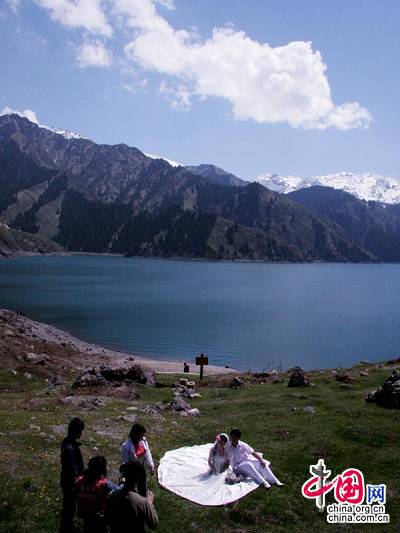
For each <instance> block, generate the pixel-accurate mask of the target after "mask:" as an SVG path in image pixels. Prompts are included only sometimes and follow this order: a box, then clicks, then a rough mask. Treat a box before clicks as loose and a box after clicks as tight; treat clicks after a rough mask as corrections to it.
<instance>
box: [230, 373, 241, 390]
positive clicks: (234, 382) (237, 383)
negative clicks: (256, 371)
mask: <svg viewBox="0 0 400 533" xmlns="http://www.w3.org/2000/svg"><path fill="white" fill-rule="evenodd" d="M242 385H244V381H243V380H241V379H240V378H238V377H237V376H235V377H234V378H233V379H232V381H231V383H230V385H229V388H231V389H237V388H238V387H241V386H242Z"/></svg>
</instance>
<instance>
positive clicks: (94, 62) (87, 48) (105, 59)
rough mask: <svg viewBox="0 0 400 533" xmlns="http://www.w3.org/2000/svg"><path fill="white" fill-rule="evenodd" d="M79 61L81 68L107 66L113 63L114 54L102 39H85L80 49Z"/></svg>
mask: <svg viewBox="0 0 400 533" xmlns="http://www.w3.org/2000/svg"><path fill="white" fill-rule="evenodd" d="M77 61H78V65H79V66H80V67H81V68H85V67H100V68H107V67H110V66H111V65H112V55H111V53H110V52H109V51H108V50H107V48H106V47H105V46H104V44H103V43H102V42H101V41H99V40H95V41H92V42H91V41H85V42H84V43H83V44H82V45H81V46H80V48H79V50H78V54H77Z"/></svg>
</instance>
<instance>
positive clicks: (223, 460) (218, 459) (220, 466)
mask: <svg viewBox="0 0 400 533" xmlns="http://www.w3.org/2000/svg"><path fill="white" fill-rule="evenodd" d="M228 440H229V439H228V435H227V434H226V433H220V434H219V435H217V437H216V439H215V444H214V446H213V447H212V448H211V450H210V454H209V456H208V464H209V466H210V468H211V472H212V473H213V474H217V475H218V474H221V472H224V471H225V470H226V469H227V468H228V467H229V457H228V454H227V451H226V445H227V443H228Z"/></svg>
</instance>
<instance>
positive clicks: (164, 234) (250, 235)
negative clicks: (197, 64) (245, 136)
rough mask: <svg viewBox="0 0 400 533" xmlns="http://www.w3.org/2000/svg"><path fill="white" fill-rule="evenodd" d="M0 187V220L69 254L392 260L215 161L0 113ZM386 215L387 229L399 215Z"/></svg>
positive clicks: (297, 201)
mask: <svg viewBox="0 0 400 533" xmlns="http://www.w3.org/2000/svg"><path fill="white" fill-rule="evenodd" d="M172 163H175V162H172ZM0 188H1V189H0V191H1V192H0V222H2V223H3V224H6V225H8V226H9V227H10V228H13V229H14V230H18V231H23V232H28V233H30V234H33V235H36V236H38V237H39V238H44V239H52V240H54V241H55V242H56V243H58V244H59V245H61V246H63V247H64V248H65V249H66V250H69V251H81V252H98V253H104V252H115V253H122V254H125V255H142V256H158V257H191V258H192V257H193V258H209V259H246V260H247V259H250V260H254V259H255V260H267V261H344V262H353V261H354V262H358V261H379V260H391V259H388V258H387V257H388V256H387V255H385V256H384V257H383V256H382V257H381V256H380V254H379V253H377V249H374V248H373V247H372V248H371V245H370V243H371V239H370V238H364V239H363V238H361V237H360V238H359V237H358V236H357V238H356V236H355V234H354V233H352V232H351V231H350V228H349V227H348V226H347V227H346V225H344V224H342V223H341V219H340V217H339V218H338V217H336V219H335V216H333V214H332V212H328V211H327V210H322V211H320V210H318V209H317V208H316V207H315V206H314V205H311V204H310V205H307V201H306V200H304V198H295V197H291V196H290V195H284V194H280V193H278V192H276V191H273V190H269V189H267V188H265V187H264V186H263V185H262V184H261V183H248V182H246V181H244V180H241V179H239V178H237V177H236V176H234V175H233V174H231V173H229V172H226V171H224V170H223V169H220V168H218V167H216V166H214V165H199V166H191V167H183V166H180V165H179V164H178V163H176V164H170V163H168V161H166V160H164V159H163V158H158V157H157V156H155V155H152V154H148V155H146V154H144V153H143V152H141V151H140V150H138V149H137V148H133V147H129V146H127V145H125V144H118V145H103V144H96V143H94V142H93V141H91V140H89V139H85V138H83V137H80V136H79V135H77V134H73V133H72V132H66V131H65V130H54V129H49V128H44V127H41V126H39V125H37V124H35V123H33V122H31V121H29V120H28V119H26V118H24V117H21V116H18V115H16V114H9V115H3V116H1V117H0ZM357 201H359V200H357ZM311 203H312V202H311ZM393 207H394V206H393ZM382 209H383V208H382ZM391 217H393V218H392V219H391V220H392V224H394V225H395V221H397V217H398V215H397V214H395V213H394V212H393V213H392V214H391ZM378 218H379V217H377V218H376V219H374V221H373V222H371V227H374V226H373V225H374V224H378V223H379V224H381V225H382V227H383V228H384V230H383V231H386V230H387V228H388V224H387V221H386V219H385V220H384V219H382V220H381V221H380V222H379V220H378ZM393 227H394V226H393ZM391 228H392V227H391ZM369 231H370V232H371V231H372V230H371V228H370V230H369ZM393 231H394V230H393ZM390 232H392V229H390Z"/></svg>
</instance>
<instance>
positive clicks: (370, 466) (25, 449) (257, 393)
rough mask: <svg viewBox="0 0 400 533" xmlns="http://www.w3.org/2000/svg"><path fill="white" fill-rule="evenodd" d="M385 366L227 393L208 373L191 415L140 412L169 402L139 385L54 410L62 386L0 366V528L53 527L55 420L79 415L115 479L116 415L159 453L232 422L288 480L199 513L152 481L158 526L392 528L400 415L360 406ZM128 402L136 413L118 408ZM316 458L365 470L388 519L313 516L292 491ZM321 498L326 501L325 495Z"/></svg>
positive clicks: (399, 493) (7, 532)
mask: <svg viewBox="0 0 400 533" xmlns="http://www.w3.org/2000/svg"><path fill="white" fill-rule="evenodd" d="M393 368H394V367H391V366H381V367H379V366H376V367H375V366H374V367H368V376H360V370H362V369H364V368H362V367H361V366H358V367H354V368H353V369H352V370H351V371H350V373H351V375H352V376H353V378H354V380H353V381H352V382H351V384H341V383H338V382H337V381H336V380H335V379H334V377H333V375H332V374H331V373H330V372H329V371H327V372H325V373H324V374H322V375H317V374H312V373H311V378H312V381H313V383H314V386H310V387H304V388H296V389H289V388H288V387H287V379H286V376H285V375H284V374H283V375H282V376H284V377H285V379H284V381H283V382H282V383H274V384H272V383H264V384H261V383H255V384H246V385H245V386H243V387H240V388H238V389H236V390H234V389H230V388H229V387H227V386H226V385H225V386H223V384H221V380H220V379H218V378H206V379H205V383H204V384H203V386H201V388H199V389H198V390H199V392H201V394H202V397H201V398H199V399H196V400H192V401H191V403H192V406H193V407H198V408H199V409H200V412H201V416H200V417H199V418H188V417H182V416H180V415H179V413H173V412H170V411H162V412H161V413H160V414H156V415H146V414H145V413H144V412H143V410H142V409H143V408H144V407H146V406H148V405H151V404H154V403H155V402H159V401H161V402H166V401H170V400H171V399H172V397H173V394H172V390H171V389H170V388H169V387H161V388H149V387H145V386H140V387H139V392H140V399H139V400H136V401H134V402H127V401H122V400H115V399H107V401H106V405H104V406H100V407H97V408H96V409H95V410H87V409H78V408H76V407H74V406H65V405H61V404H60V402H59V394H60V392H51V391H50V392H49V391H48V390H47V389H46V385H45V383H44V382H43V381H39V380H36V379H35V378H32V379H26V378H25V377H23V376H21V375H19V374H18V375H16V376H15V375H14V374H12V373H11V372H10V371H8V370H4V371H2V372H1V374H0V386H1V390H2V392H1V394H0V469H1V472H0V473H1V489H0V506H1V507H0V531H1V532H2V533H3V532H4V533H11V532H15V533H22V532H38V533H54V532H55V531H57V527H58V513H59V508H60V497H61V493H60V490H59V485H58V479H59V443H60V440H61V432H62V429H63V428H62V427H61V428H60V427H58V428H57V427H54V426H60V425H63V424H67V423H68V421H69V420H70V418H71V417H72V416H76V415H79V416H80V417H81V418H83V420H84V421H85V423H86V429H85V432H84V435H83V438H82V442H83V446H82V451H83V454H84V457H85V459H86V460H87V459H89V457H90V456H92V455H95V454H99V453H101V454H104V455H105V456H106V457H107V458H108V460H109V471H110V477H113V476H114V477H115V476H116V472H117V468H118V457H119V446H120V444H121V443H122V441H123V440H124V439H125V438H126V436H127V433H128V431H129V428H130V423H128V422H126V421H125V420H123V419H122V418H121V417H122V416H124V415H128V414H137V416H138V420H139V421H141V422H142V423H144V424H145V426H146V427H147V429H148V440H149V442H150V445H151V448H152V452H153V456H154V457H155V459H156V460H159V459H160V457H161V456H162V455H163V454H164V453H165V452H166V451H167V450H170V449H173V448H177V447H180V446H184V445H192V444H201V443H206V442H210V441H211V440H213V438H214V437H215V434H216V433H217V432H218V431H222V430H225V431H227V430H228V431H229V429H230V428H232V427H239V428H240V429H241V430H242V433H243V440H245V441H247V442H249V443H250V444H251V445H252V446H253V447H254V448H255V449H256V450H259V451H262V452H264V454H265V457H266V458H268V459H269V460H270V461H271V466H272V468H273V470H274V472H275V473H276V474H277V476H278V477H279V479H280V480H281V481H282V482H284V483H285V487H283V488H282V489H275V488H272V489H271V490H270V491H268V492H267V491H265V490H263V489H257V490H256V491H254V492H253V493H251V494H250V495H249V496H248V497H246V498H244V499H242V500H241V501H239V502H238V503H237V504H232V505H229V506H226V507H219V508H204V507H199V506H197V505H195V504H192V503H190V502H188V501H185V500H183V499H181V498H179V497H178V496H175V495H174V494H172V493H170V492H168V491H166V490H163V489H162V488H160V487H159V486H158V485H157V483H156V481H155V479H150V482H149V484H150V488H151V489H152V490H153V491H154V493H155V505H156V508H157V511H158V514H159V519H160V525H159V528H158V531H160V532H168V533H172V532H176V533H186V532H191V531H202V532H214V531H215V532H216V531H218V532H237V533H239V532H241V533H244V532H264V531H277V532H281V531H282V532H292V531H293V532H297V531H298V532H303V531H304V532H307V533H311V532H321V531H324V530H326V529H332V530H335V531H382V532H385V533H386V532H389V531H400V509H399V504H400V470H399V459H400V457H399V455H400V452H399V439H400V424H399V412H398V411H394V410H387V409H383V408H380V407H377V406H376V405H375V404H370V403H365V401H364V396H365V394H366V392H367V391H370V390H373V389H374V388H376V387H377V386H378V385H380V384H381V383H382V382H383V381H384V379H386V377H387V376H388V375H389V374H390V373H391V371H392V369H393ZM173 380H174V376H168V377H165V376H158V381H159V382H162V383H164V384H169V383H172V382H173ZM65 395H67V393H65V392H64V396H65ZM132 406H133V407H135V406H136V407H137V410H136V411H132V410H127V407H132ZM305 406H312V407H313V408H314V409H315V413H310V412H306V411H304V410H303V409H304V407H305ZM293 408H296V409H293ZM57 431H58V432H60V435H58V434H57ZM320 457H321V458H324V459H325V463H326V465H327V467H328V468H329V469H331V470H332V476H333V475H336V474H338V473H341V472H342V471H343V470H345V469H346V468H349V467H356V468H359V469H360V470H362V471H363V473H364V476H365V479H366V482H368V483H373V484H380V483H386V485H387V506H386V510H387V512H388V513H389V514H390V516H391V522H390V524H385V525H383V526H379V525H376V526H371V525H369V526H368V525H365V526H338V525H327V523H326V515H325V513H319V512H318V511H317V509H316V506H315V503H314V502H313V501H307V500H305V499H304V498H303V497H302V495H301V492H300V489H301V486H302V484H303V482H304V481H305V480H306V479H307V478H308V477H309V473H308V468H309V465H310V464H314V463H316V461H317V460H318V459H319V458H320ZM327 503H333V495H332V494H329V495H328V496H327ZM77 526H78V528H77V531H80V529H79V524H78V523H77Z"/></svg>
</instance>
